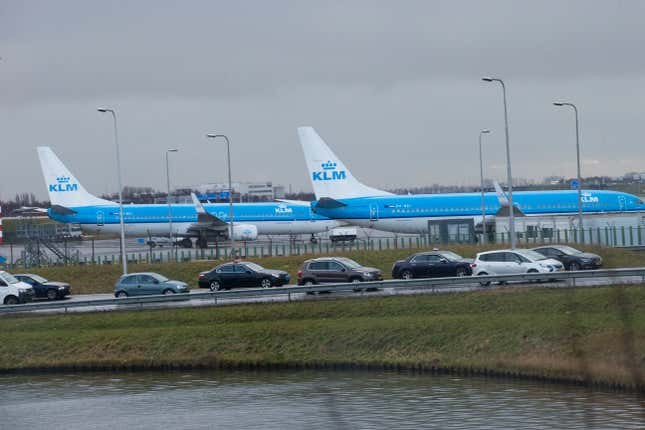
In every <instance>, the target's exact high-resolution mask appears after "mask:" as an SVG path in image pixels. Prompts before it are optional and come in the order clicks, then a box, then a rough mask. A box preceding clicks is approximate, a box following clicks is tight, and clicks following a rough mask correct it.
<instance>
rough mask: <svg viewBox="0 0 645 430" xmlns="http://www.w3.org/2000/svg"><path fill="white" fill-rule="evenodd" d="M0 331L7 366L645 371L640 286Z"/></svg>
mask: <svg viewBox="0 0 645 430" xmlns="http://www.w3.org/2000/svg"><path fill="white" fill-rule="evenodd" d="M0 332H1V333H2V334H3V341H2V342H1V343H0V371H3V370H4V371H8V370H16V369H21V368H22V369H24V368H47V367H58V368H65V367H67V368H69V367H76V368H88V369H90V368H100V367H103V366H107V367H112V368H115V367H116V368H119V367H123V368H127V367H133V366H141V367H148V368H161V367H169V366H180V365H182V366H205V367H209V366H212V367H218V366H233V367H235V366H248V365H262V366H288V365H291V366H295V365H297V366H332V365H338V364H344V365H355V366H403V367H409V368H417V369H419V368H426V369H429V368H432V367H436V368H446V369H450V368H461V369H488V370H491V371H495V372H513V373H519V374H523V375H529V376H538V377H551V378H562V379H570V380H593V381H600V382H606V383H624V384H635V383H638V382H639V381H641V382H642V380H641V378H642V375H643V374H644V372H645V360H644V359H645V290H643V288H642V287H603V288H594V289H586V290H575V291H574V290H557V289H543V288H535V289H531V290H514V289H506V290H497V291H488V292H478V293H468V294H458V295H457V294H455V295H436V296H415V297H373V298H369V299H364V300H349V299H345V300H324V301H309V302H299V303H281V304H265V305H237V306H225V307H210V308H191V309H173V310H154V311H141V312H111V313H92V314H76V315H72V314H67V315H58V316H13V317H4V318H2V319H0ZM630 333H631V334H630ZM630 351H633V353H632V352H630Z"/></svg>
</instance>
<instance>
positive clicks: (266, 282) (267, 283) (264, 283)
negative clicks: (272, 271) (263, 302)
mask: <svg viewBox="0 0 645 430" xmlns="http://www.w3.org/2000/svg"><path fill="white" fill-rule="evenodd" d="M260 286H261V287H262V288H271V287H272V286H273V282H271V279H269V278H262V280H261V281H260Z"/></svg>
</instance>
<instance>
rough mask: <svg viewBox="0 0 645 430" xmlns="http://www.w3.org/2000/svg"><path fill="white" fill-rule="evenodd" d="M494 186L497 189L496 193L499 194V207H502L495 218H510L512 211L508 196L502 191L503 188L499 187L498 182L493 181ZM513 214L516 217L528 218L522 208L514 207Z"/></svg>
mask: <svg viewBox="0 0 645 430" xmlns="http://www.w3.org/2000/svg"><path fill="white" fill-rule="evenodd" d="M493 186H494V187H495V193H496V194H497V199H498V200H499V205H500V206H501V207H500V208H499V210H498V211H497V213H496V214H495V216H499V217H504V216H509V215H510V213H511V211H510V206H511V203H510V202H509V200H508V197H507V196H506V193H505V192H504V190H502V187H501V186H500V185H499V183H498V182H497V181H493ZM513 206H514V209H513V214H514V215H515V216H520V217H522V216H526V215H525V214H524V212H522V210H521V209H520V208H518V207H517V205H513Z"/></svg>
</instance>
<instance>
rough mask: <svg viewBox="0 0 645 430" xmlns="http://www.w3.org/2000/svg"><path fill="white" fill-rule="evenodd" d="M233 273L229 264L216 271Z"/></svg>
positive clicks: (233, 269)
mask: <svg viewBox="0 0 645 430" xmlns="http://www.w3.org/2000/svg"><path fill="white" fill-rule="evenodd" d="M234 271H235V268H234V267H233V265H231V264H227V265H225V266H222V267H220V268H219V269H217V273H233V272H234Z"/></svg>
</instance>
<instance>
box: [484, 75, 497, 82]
mask: <svg viewBox="0 0 645 430" xmlns="http://www.w3.org/2000/svg"><path fill="white" fill-rule="evenodd" d="M494 80H495V79H493V78H491V77H489V76H485V77H483V78H482V81H486V82H493V81H494Z"/></svg>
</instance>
